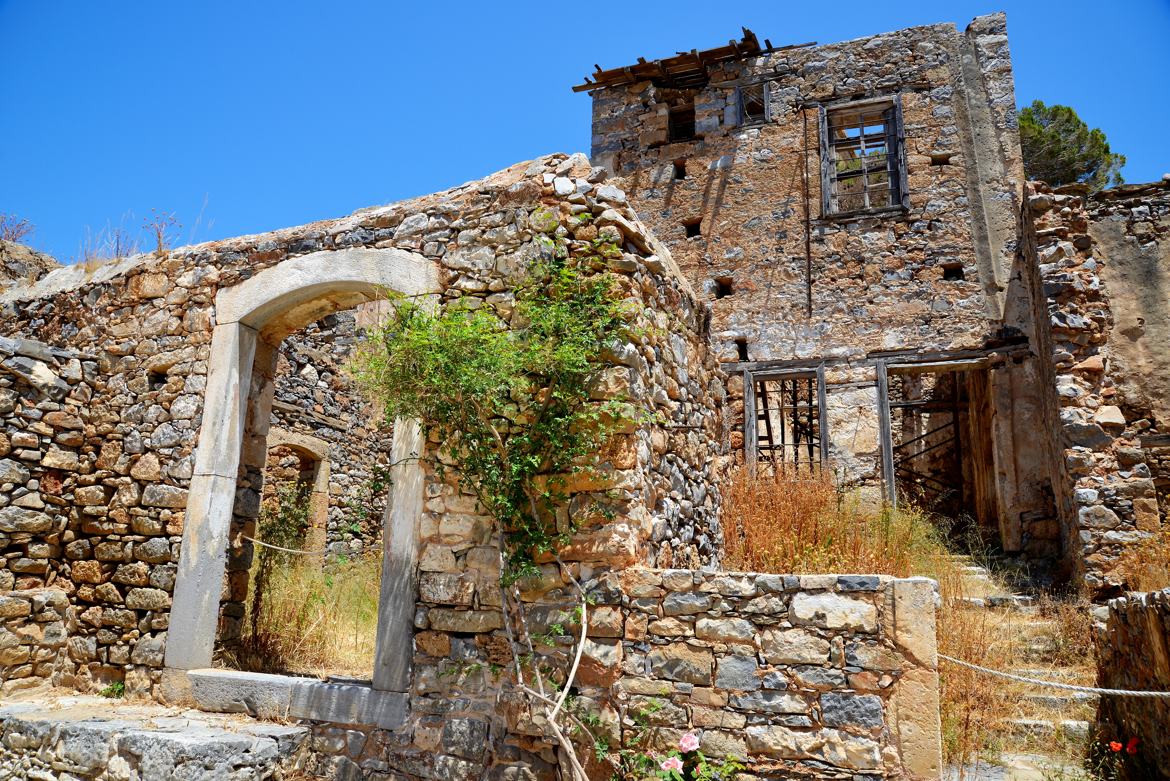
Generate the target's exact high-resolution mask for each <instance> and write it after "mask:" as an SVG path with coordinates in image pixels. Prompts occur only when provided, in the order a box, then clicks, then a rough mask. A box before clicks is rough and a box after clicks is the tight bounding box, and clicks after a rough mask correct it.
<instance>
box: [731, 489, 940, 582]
mask: <svg viewBox="0 0 1170 781" xmlns="http://www.w3.org/2000/svg"><path fill="white" fill-rule="evenodd" d="M724 498H725V505H724V510H723V528H724V538H725V543H724V551H725V554H724V561H723V563H724V567H725V568H726V569H742V570H750V571H755V572H786V573H815V572H822V573H823V572H849V573H867V574H881V575H895V576H898V577H907V576H909V575H921V574H932V575H933V574H934V573H937V572H940V571H941V570H942V569H943V568H945V566H946V562H945V561H944V559H946V558H947V557H948V553H947V550H946V546H945V544H944V540H943V534H942V532H941V531H940V529H939V527H938V526H937V525H936V524H934V523H932V522H931V521H930V519H928V518H927V517H926V516H925V515H924V514H922V513H919V512H916V511H900V512H896V511H893V510H890V509H888V508H878V509H874V508H869V507H866V506H865V505H864V504H863V503H862V501H861V500H860V498H858V497H856V496H850V495H847V494H844V493H842V492H840V491H838V490H837V486H836V484H835V482H834V480H833V476H832V475H831V474H830V473H829V471H828V470H820V471H818V472H815V473H812V474H809V473H785V472H783V471H780V472H777V473H775V474H771V475H765V476H760V477H756V478H750V477H748V476H747V475H746V473H744V472H742V471H740V472H738V473H736V474H735V475H733V476H732V479H731V482H730V485H729V486H728V490H727V491H726V492H725V494H724Z"/></svg>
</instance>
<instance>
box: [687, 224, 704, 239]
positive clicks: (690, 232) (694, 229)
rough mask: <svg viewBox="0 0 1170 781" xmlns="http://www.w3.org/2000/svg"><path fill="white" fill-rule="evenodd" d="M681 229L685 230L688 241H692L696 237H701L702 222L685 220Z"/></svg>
mask: <svg viewBox="0 0 1170 781" xmlns="http://www.w3.org/2000/svg"><path fill="white" fill-rule="evenodd" d="M683 229H685V230H686V232H687V238H688V239H693V238H694V237H696V236H702V235H703V220H702V219H694V220H685V221H684V222H683Z"/></svg>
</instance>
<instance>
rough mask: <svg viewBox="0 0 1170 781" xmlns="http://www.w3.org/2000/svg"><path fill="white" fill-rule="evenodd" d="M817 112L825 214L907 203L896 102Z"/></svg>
mask: <svg viewBox="0 0 1170 781" xmlns="http://www.w3.org/2000/svg"><path fill="white" fill-rule="evenodd" d="M821 112H822V116H821V146H822V150H821V152H822V156H821V188H822V193H823V204H822V205H823V207H824V213H825V214H847V213H850V212H858V211H866V210H870V209H884V208H889V207H892V206H903V207H905V206H907V205H908V204H907V203H906V202H905V192H906V188H905V180H906V177H905V166H904V165H903V163H902V150H901V135H902V133H901V125H902V122H901V112H900V104H899V103H898V102H897V101H891V102H886V103H866V104H863V105H859V106H844V107H841V108H836V109H829V110H826V109H824V108H822V109H821Z"/></svg>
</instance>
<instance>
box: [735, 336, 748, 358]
mask: <svg viewBox="0 0 1170 781" xmlns="http://www.w3.org/2000/svg"><path fill="white" fill-rule="evenodd" d="M735 352H736V353H737V354H738V355H739V359H740V360H741V361H746V360H748V351H747V339H745V338H744V337H742V336H741V337H739V338H738V339H736V340H735Z"/></svg>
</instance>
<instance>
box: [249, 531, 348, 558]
mask: <svg viewBox="0 0 1170 781" xmlns="http://www.w3.org/2000/svg"><path fill="white" fill-rule="evenodd" d="M240 537H242V538H243V539H246V540H248V541H249V542H255V544H256V545H263V546H264V547H266V548H271V550H274V551H283V552H284V553H300V554H302V555H329V551H298V550H296V548H282V547H281V546H280V545H273V544H271V542H262V541H261V540H257V539H256V538H254V537H248V535H247V534H240Z"/></svg>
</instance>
